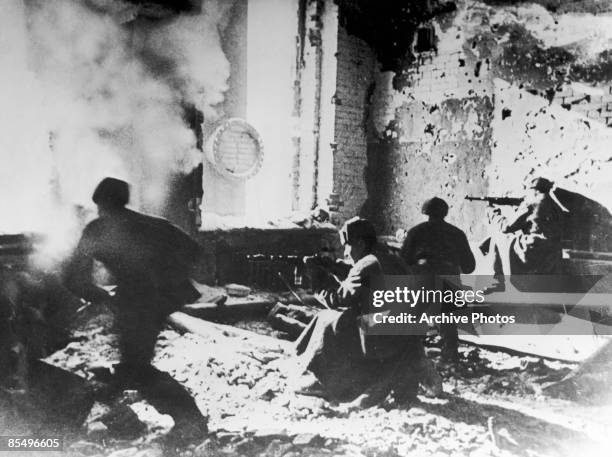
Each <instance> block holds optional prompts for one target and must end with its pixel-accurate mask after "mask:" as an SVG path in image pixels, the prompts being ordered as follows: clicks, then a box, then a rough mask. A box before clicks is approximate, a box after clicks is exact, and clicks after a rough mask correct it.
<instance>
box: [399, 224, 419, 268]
mask: <svg viewBox="0 0 612 457" xmlns="http://www.w3.org/2000/svg"><path fill="white" fill-rule="evenodd" d="M415 254H416V252H415V249H414V232H413V231H412V230H409V231H408V233H407V235H406V238H405V239H404V242H403V243H402V247H401V249H400V252H399V255H400V258H401V259H402V260H403V261H404V263H405V264H406V265H414V264H416V262H417V259H416V256H415Z"/></svg>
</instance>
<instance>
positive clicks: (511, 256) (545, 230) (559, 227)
mask: <svg viewBox="0 0 612 457" xmlns="http://www.w3.org/2000/svg"><path fill="white" fill-rule="evenodd" d="M551 188H552V183H551V182H550V181H548V180H546V179H544V178H537V179H535V180H534V181H533V182H532V183H531V186H530V189H531V190H532V192H533V194H532V195H531V197H529V198H526V199H525V200H524V202H523V203H522V204H521V206H520V207H519V208H518V211H517V216H516V217H515V218H514V220H513V221H512V222H510V221H508V220H507V219H506V218H505V217H503V216H502V215H501V213H500V212H499V211H498V210H491V211H490V214H489V219H490V222H491V225H492V226H493V228H494V229H495V232H496V233H495V235H494V237H493V241H494V245H493V247H492V249H490V256H492V260H491V262H492V263H493V269H494V275H495V276H496V278H497V279H498V281H499V282H503V275H525V278H524V279H528V278H527V277H526V275H542V274H544V275H554V274H558V273H559V267H560V264H561V252H562V251H561V235H562V231H563V224H562V217H561V216H562V214H561V210H560V208H559V206H558V205H557V203H555V201H554V200H553V199H552V198H551V197H550V195H549V192H550V190H551ZM516 280H517V281H519V279H518V278H517V279H516ZM513 282H515V281H514V280H513ZM523 282H524V281H523ZM528 282H529V281H528ZM531 283H533V284H519V283H517V284H516V285H517V287H519V288H527V289H531V288H533V287H537V284H536V283H537V279H536V281H535V282H533V281H531ZM521 286H525V287H521Z"/></svg>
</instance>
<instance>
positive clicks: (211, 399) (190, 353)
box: [45, 315, 612, 457]
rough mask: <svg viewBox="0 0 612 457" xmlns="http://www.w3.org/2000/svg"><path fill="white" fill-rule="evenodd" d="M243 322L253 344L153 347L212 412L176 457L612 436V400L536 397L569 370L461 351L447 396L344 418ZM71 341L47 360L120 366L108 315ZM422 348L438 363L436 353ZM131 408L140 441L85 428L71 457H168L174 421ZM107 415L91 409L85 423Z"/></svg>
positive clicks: (437, 448) (221, 335) (538, 447)
mask: <svg viewBox="0 0 612 457" xmlns="http://www.w3.org/2000/svg"><path fill="white" fill-rule="evenodd" d="M238 326H239V327H243V328H245V327H246V328H249V327H252V328H253V329H254V330H256V331H259V332H260V333H259V334H255V333H253V336H252V337H248V336H245V334H244V333H238V334H233V333H232V332H224V331H219V330H218V328H215V329H212V330H211V334H210V335H209V336H208V337H202V336H196V335H194V334H190V333H186V334H183V335H181V334H180V333H178V332H177V331H175V330H173V329H170V328H168V329H167V330H165V331H164V332H163V334H162V336H161V338H160V340H159V343H158V347H157V356H156V358H155V365H156V366H157V367H158V368H159V369H161V370H166V371H168V372H170V373H171V374H172V375H173V376H174V377H175V378H176V379H177V380H178V381H180V382H181V383H183V384H184V385H185V386H187V388H188V389H189V390H190V391H191V392H192V393H193V395H194V397H195V398H196V401H197V403H198V406H199V407H200V409H201V410H202V412H204V413H205V414H206V415H208V416H209V429H210V431H211V432H212V434H211V437H210V438H209V439H208V440H207V441H205V442H204V443H201V444H199V445H191V446H189V447H186V448H184V449H182V450H181V451H180V454H181V455H185V456H213V455H228V456H229V455H246V456H250V455H270V456H279V457H280V456H286V457H297V456H299V455H308V456H310V455H347V456H360V455H364V456H383V455H384V456H395V455H414V456H429V455H432V456H436V455H437V456H447V455H452V456H463V455H465V456H489V455H491V456H504V455H507V456H539V455H551V456H561V455H563V456H565V455H575V453H576V452H578V451H581V452H583V453H584V455H609V454H608V453H607V452H608V450H607V449H606V448H605V447H604V444H603V443H604V442H605V440H606V439H607V435H606V432H607V431H609V430H611V429H612V405H611V404H610V403H608V405H607V406H606V405H604V404H601V403H600V405H599V406H592V405H591V406H588V405H578V404H575V403H572V402H569V401H564V400H558V399H551V398H547V397H545V396H543V395H542V394H541V386H542V385H543V383H544V382H546V381H547V380H550V379H557V378H560V377H561V376H562V375H563V374H565V373H566V372H567V371H569V370H570V369H571V368H572V366H571V365H569V364H565V363H560V362H551V361H545V360H542V359H539V358H536V357H526V356H523V357H519V356H512V355H508V354H505V353H501V352H492V351H488V350H484V349H480V348H474V347H468V346H463V347H462V348H461V352H462V355H463V358H464V362H463V363H462V364H461V368H460V369H459V370H457V371H452V370H450V369H447V368H444V367H442V373H443V375H444V380H445V382H444V390H445V397H444V398H438V399H433V398H427V397H425V396H419V400H418V402H416V403H415V404H412V405H403V406H402V405H400V406H399V407H394V405H386V407H377V408H370V409H366V410H362V411H358V412H352V413H346V412H344V410H343V409H342V408H341V407H338V405H334V404H330V403H328V402H326V401H324V400H322V399H318V398H315V397H305V396H298V395H295V394H292V393H291V392H290V390H289V389H288V384H290V382H291V380H290V379H289V380H288V376H287V374H288V373H295V371H296V363H295V361H294V360H293V359H292V358H291V357H289V355H288V354H290V353H291V350H290V349H291V343H289V342H288V341H285V340H280V339H277V338H273V337H270V336H267V335H262V334H261V333H266V329H265V326H262V324H261V323H257V322H255V323H252V324H248V323H246V324H245V323H241V324H240V325H238ZM75 336H76V337H77V341H74V342H72V343H70V344H69V345H68V346H67V347H66V348H65V349H64V350H62V351H60V352H58V353H56V354H54V355H53V356H51V357H50V358H49V359H48V360H49V361H51V362H52V363H54V364H56V365H58V366H61V367H64V368H68V369H69V370H71V371H74V372H76V373H79V374H81V375H83V376H86V377H88V376H90V375H89V373H88V368H89V367H90V365H91V364H96V365H99V364H100V363H111V362H113V361H115V360H116V359H117V352H116V346H115V337H114V335H113V333H112V331H111V326H110V317H109V316H108V315H102V316H99V317H97V318H95V319H93V320H90V321H89V322H88V323H87V325H85V326H83V327H82V328H81V330H80V331H79V332H77V334H76V335H75ZM428 351H429V355H430V356H431V357H433V358H434V359H435V360H436V362H439V357H438V352H439V351H438V350H437V349H436V347H435V346H430V347H429V348H428ZM130 407H131V409H132V410H134V411H135V412H136V413H137V414H138V417H139V418H140V420H141V421H143V422H144V423H145V424H146V425H147V427H148V428H147V431H146V432H145V433H142V434H141V435H140V436H139V437H138V438H137V439H135V440H118V439H114V438H112V437H110V436H107V435H105V434H104V433H99V431H97V430H95V427H94V428H93V429H92V427H91V426H90V428H89V431H87V430H86V429H85V428H84V429H83V432H82V434H81V435H79V436H75V437H72V438H70V442H68V443H67V449H68V454H69V455H75V456H76V455H109V454H111V455H113V456H114V457H131V456H139V457H146V456H159V455H165V454H167V453H168V450H167V449H163V448H162V447H161V446H160V445H159V444H157V441H156V438H158V437H159V436H161V435H163V433H165V432H167V431H168V429H169V428H170V427H171V426H172V420H171V419H170V418H169V417H168V416H161V415H159V414H157V413H156V411H155V410H154V409H152V407H150V406H148V405H147V404H146V402H144V401H142V400H141V399H139V398H138V396H137V395H136V396H135V398H133V400H132V404H131V406H130ZM104 408H105V406H104V405H101V404H96V405H95V407H94V410H93V411H92V414H91V415H90V419H89V422H90V423H92V422H94V421H95V419H96V417H95V416H96V411H100V410H104ZM597 452H600V453H599V454H597ZM45 455H51V454H45Z"/></svg>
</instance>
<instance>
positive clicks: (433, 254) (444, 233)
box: [400, 197, 476, 360]
mask: <svg viewBox="0 0 612 457" xmlns="http://www.w3.org/2000/svg"><path fill="white" fill-rule="evenodd" d="M422 213H423V214H425V215H427V216H428V217H429V220H427V221H426V222H422V223H420V224H418V225H416V226H414V227H412V228H411V229H410V230H409V231H408V233H407V234H406V237H405V239H404V243H403V244H402V248H401V250H400V256H401V257H402V259H403V260H404V262H405V263H406V264H407V265H408V266H409V267H410V269H411V270H412V274H414V275H415V277H416V278H419V279H420V280H421V281H423V283H422V284H420V285H421V286H423V287H425V288H426V289H430V290H431V289H433V290H436V289H439V288H440V287H442V288H443V289H445V288H446V287H448V286H447V285H446V283H444V284H440V281H438V280H437V279H436V276H437V275H444V276H457V277H458V276H459V274H461V273H466V274H468V273H472V272H473V271H474V268H475V267H476V261H475V259H474V254H472V250H471V249H470V245H469V243H468V240H467V237H466V236H465V233H464V232H463V231H462V230H461V229H459V228H457V227H455V226H454V225H451V224H449V223H448V222H446V221H445V220H444V218H445V217H446V215H447V214H448V204H447V203H446V202H445V201H444V200H442V199H441V198H438V197H434V198H431V199H429V200H427V201H426V202H425V203H424V204H423V208H422ZM453 283H455V284H459V282H458V280H456V281H453ZM449 311H457V309H454V307H453V305H452V304H442V312H449ZM440 336H441V337H442V343H443V350H442V355H443V357H444V358H446V359H448V360H456V359H457V357H458V352H457V348H458V334H457V326H456V325H455V324H443V325H441V326H440Z"/></svg>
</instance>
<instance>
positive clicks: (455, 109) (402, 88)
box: [370, 26, 493, 239]
mask: <svg viewBox="0 0 612 457" xmlns="http://www.w3.org/2000/svg"><path fill="white" fill-rule="evenodd" d="M462 33H463V32H462V31H461V30H460V28H459V27H448V28H446V29H442V28H441V27H439V26H436V35H437V37H438V49H437V50H436V51H429V52H424V53H418V54H416V59H415V60H414V62H413V63H412V64H411V65H409V66H406V67H405V68H404V69H403V71H402V72H399V73H392V72H386V73H380V72H379V73H377V75H376V90H375V92H374V97H373V104H372V111H371V113H372V123H373V127H374V129H373V132H372V135H371V136H370V150H371V153H370V160H371V162H372V163H373V164H376V168H375V170H373V172H374V173H375V174H376V177H375V180H377V181H378V182H379V184H378V186H377V187H376V188H375V193H376V195H377V197H378V199H377V203H376V210H375V213H377V214H378V215H379V217H380V219H381V220H380V221H379V227H380V229H381V230H382V231H384V232H386V233H394V232H395V231H396V230H397V229H398V228H409V227H411V226H413V225H415V224H417V223H419V222H421V221H422V220H423V219H424V216H423V215H422V214H421V206H422V204H423V202H424V200H426V199H428V198H431V197H433V196H438V197H441V198H444V199H445V200H446V201H447V202H448V203H449V205H450V207H451V209H450V213H449V217H448V219H449V221H450V222H451V223H455V224H457V225H458V226H460V227H462V228H464V229H466V230H467V231H468V235H469V236H470V237H472V238H474V239H478V238H479V237H481V236H482V235H483V234H484V231H483V229H482V227H479V226H478V225H476V224H474V223H473V221H474V220H478V219H482V218H483V217H484V207H483V206H482V205H474V204H470V203H468V202H466V201H465V200H464V197H465V195H467V194H473V195H480V194H484V193H485V192H486V189H487V185H488V176H487V174H486V173H485V169H486V167H487V166H488V165H489V162H490V157H491V134H492V129H491V119H492V114H493V97H492V95H493V81H492V77H491V73H490V65H489V62H487V61H486V60H485V59H478V58H476V57H475V56H473V55H471V54H469V53H466V51H465V49H464V47H463V40H461V39H460V38H461V36H462ZM458 37H459V38H458Z"/></svg>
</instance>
